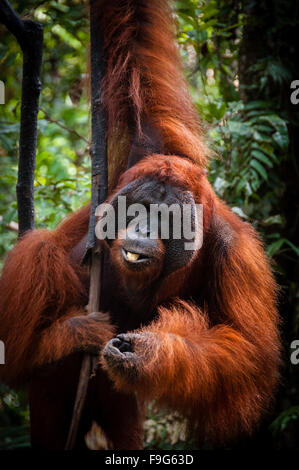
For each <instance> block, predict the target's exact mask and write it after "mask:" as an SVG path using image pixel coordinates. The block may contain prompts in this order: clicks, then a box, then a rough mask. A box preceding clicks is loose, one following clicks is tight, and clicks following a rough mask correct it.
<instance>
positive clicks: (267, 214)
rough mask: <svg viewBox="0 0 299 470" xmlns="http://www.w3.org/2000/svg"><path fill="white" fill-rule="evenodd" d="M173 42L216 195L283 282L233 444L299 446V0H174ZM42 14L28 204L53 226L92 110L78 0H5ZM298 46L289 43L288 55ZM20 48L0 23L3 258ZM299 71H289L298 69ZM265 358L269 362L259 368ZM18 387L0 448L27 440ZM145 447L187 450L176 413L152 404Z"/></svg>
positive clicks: (84, 156) (70, 187)
mask: <svg viewBox="0 0 299 470" xmlns="http://www.w3.org/2000/svg"><path fill="white" fill-rule="evenodd" d="M175 3H176V7H177V9H176V12H175V15H176V17H177V24H178V32H177V41H178V45H179V48H180V52H181V56H182V60H183V62H184V65H185V72H186V77H187V80H188V82H189V84H190V92H191V95H192V98H193V101H194V104H195V106H196V107H197V109H198V114H199V117H200V118H201V119H202V121H203V127H204V130H205V133H206V137H207V141H208V143H209V146H210V148H211V149H212V151H213V154H214V159H213V161H212V162H211V163H210V167H209V179H210V181H211V183H212V184H213V186H214V189H215V191H216V193H217V194H219V196H221V197H222V198H223V199H225V200H226V201H227V203H228V204H229V205H230V206H231V207H232V208H233V210H234V211H235V212H236V213H238V214H239V215H240V216H241V217H242V218H243V219H246V220H247V221H249V222H251V223H252V224H253V225H254V226H255V227H256V229H257V230H258V231H259V232H260V233H261V235H262V237H263V239H264V241H265V243H266V246H267V251H268V254H269V256H270V257H271V259H272V260H273V268H274V270H275V272H276V277H277V280H278V282H279V284H280V286H281V296H280V311H281V316H282V336H283V342H284V347H285V350H284V355H285V361H284V363H285V366H284V370H283V378H284V379H283V385H282V386H281V389H280V391H279V394H278V397H277V401H276V405H275V408H274V409H273V410H272V413H271V414H269V415H268V416H267V417H266V418H265V419H264V422H263V423H262V424H261V429H260V430H259V432H257V433H256V434H255V435H254V436H252V437H251V438H248V439H245V440H244V441H242V442H239V443H236V444H235V445H234V446H231V447H232V448H239V447H245V448H274V449H281V448H284V449H285V448H288V449H295V448H297V449H298V448H299V380H298V378H299V365H297V366H295V365H292V364H291V362H290V354H291V349H290V344H291V342H292V341H293V340H294V339H299V331H298V330H299V309H298V297H299V287H298V277H299V276H298V255H299V248H298V245H299V230H298V228H299V224H298V218H299V211H298V197H297V193H298V181H299V178H298V163H297V162H296V154H297V153H298V151H299V116H298V114H299V113H298V111H297V110H296V109H295V107H294V106H292V105H291V103H290V94H291V89H290V84H291V81H292V80H295V79H299V74H298V73H297V70H296V67H297V63H298V51H296V49H295V47H296V42H297V37H296V35H295V31H296V27H298V23H299V8H298V2H296V1H295V0H272V1H268V0H252V1H249V0H248V1H246V0H245V1H236V0H203V1H196V0H182V1H176V2H175ZM12 4H13V6H14V8H15V9H16V11H17V12H18V13H19V14H20V15H22V17H28V18H32V19H35V20H37V21H39V22H41V23H42V24H43V25H44V62H43V71H42V83H43V88H42V94H41V100H40V112H39V121H38V127H39V135H38V151H37V168H36V175H35V208H36V225H37V227H47V228H52V227H54V226H55V225H56V224H57V223H58V222H59V221H60V220H61V219H62V218H63V217H64V216H65V215H66V214H67V213H69V212H70V211H73V210H75V209H77V208H79V207H80V206H82V205H83V204H85V203H86V202H88V201H89V198H90V160H89V154H88V146H89V138H90V113H89V107H88V104H87V93H86V89H87V87H86V64H87V59H88V43H89V25H88V19H87V15H86V7H85V5H84V4H83V2H82V1H80V0H59V1H56V0H51V1H49V0H47V1H43V0H20V1H18V2H12ZM296 52H297V54H296ZM21 65H22V56H21V53H20V49H19V47H18V45H17V43H16V41H15V40H14V38H13V37H12V36H11V35H10V34H9V33H8V32H7V31H6V30H5V28H4V27H2V26H0V80H3V81H4V82H5V87H6V104H5V105H1V106H0V174H1V180H0V234H1V239H0V262H1V264H3V261H4V259H5V256H6V254H7V252H8V250H9V249H10V248H11V247H12V246H13V244H14V243H15V241H16V239H17V233H16V230H15V227H16V226H15V223H16V222H17V207H16V193H15V186H16V179H17V165H18V160H17V155H18V134H19V119H20V93H21V73H22V69H21ZM296 73H297V75H296ZM266 370H267V365H266V364H265V373H266ZM28 430H29V416H28V408H27V402H26V390H24V391H21V392H20V391H18V392H15V391H13V390H10V389H8V388H7V387H6V386H4V385H1V384H0V449H17V448H24V447H28V446H29V437H28ZM145 446H146V447H147V448H151V449H179V448H182V449H190V448H194V445H193V443H192V442H190V441H188V440H187V441H186V438H185V432H184V423H181V421H180V418H179V417H177V416H176V415H170V414H169V413H162V412H157V410H155V406H154V404H152V405H151V406H150V407H149V409H148V419H147V421H146V423H145Z"/></svg>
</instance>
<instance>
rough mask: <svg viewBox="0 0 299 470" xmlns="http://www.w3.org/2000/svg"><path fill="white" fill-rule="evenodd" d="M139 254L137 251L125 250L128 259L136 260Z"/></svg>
mask: <svg viewBox="0 0 299 470" xmlns="http://www.w3.org/2000/svg"><path fill="white" fill-rule="evenodd" d="M138 258H139V255H138V254H137V253H131V252H130V251H127V259H128V260H129V261H136V260H138Z"/></svg>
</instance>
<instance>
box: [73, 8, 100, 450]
mask: <svg viewBox="0 0 299 470" xmlns="http://www.w3.org/2000/svg"><path fill="white" fill-rule="evenodd" d="M96 3H97V2H96V0H90V60H91V72H90V73H91V113H92V114H91V141H92V143H91V149H90V155H91V163H92V196H91V210H90V221H89V231H88V241H87V247H86V249H87V255H88V261H89V263H90V289H89V302H88V312H89V313H92V312H96V311H98V310H99V306H100V292H101V271H102V253H101V251H100V247H99V244H96V238H95V226H96V216H95V210H96V208H97V206H98V205H99V204H101V203H102V202H104V201H105V199H106V198H107V192H108V164H107V119H106V116H105V113H104V112H103V109H102V103H101V94H100V83H101V80H102V77H103V74H104V56H103V38H102V35H101V31H100V29H99V21H98V17H99V12H98V9H97V8H96ZM92 371H93V359H92V357H91V356H89V355H85V356H84V357H83V361H82V365H81V371H80V376H79V382H78V387H77V394H76V399H75V405H74V410H73V416H72V422H71V426H70V430H69V435H68V439H67V443H66V447H65V448H66V449H67V450H71V449H73V448H74V447H75V444H76V438H77V432H78V427H79V424H80V418H81V415H82V411H83V406H84V402H85V398H86V394H87V388H88V382H89V378H90V376H91V374H92Z"/></svg>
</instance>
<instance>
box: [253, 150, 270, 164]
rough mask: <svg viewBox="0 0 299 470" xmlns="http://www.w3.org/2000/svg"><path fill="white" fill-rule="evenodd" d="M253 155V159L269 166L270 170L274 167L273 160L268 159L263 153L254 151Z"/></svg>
mask: <svg viewBox="0 0 299 470" xmlns="http://www.w3.org/2000/svg"><path fill="white" fill-rule="evenodd" d="M251 155H252V157H255V158H257V159H258V160H260V161H261V162H263V163H265V165H267V166H268V167H269V168H272V167H273V163H272V162H271V160H270V159H269V158H268V157H266V155H264V154H263V153H262V152H259V151H258V150H253V151H252V152H251Z"/></svg>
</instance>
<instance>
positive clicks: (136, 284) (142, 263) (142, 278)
mask: <svg viewBox="0 0 299 470" xmlns="http://www.w3.org/2000/svg"><path fill="white" fill-rule="evenodd" d="M118 196H125V197H126V201H127V207H128V206H129V205H132V204H136V203H138V204H142V205H143V206H145V207H146V209H147V211H148V218H147V220H145V221H143V223H141V224H137V225H133V226H132V225H130V223H132V219H133V218H134V217H133V216H131V217H128V218H127V229H126V233H125V234H124V233H123V232H122V235H123V238H120V237H119V233H118V238H117V239H116V240H110V241H108V242H109V244H110V248H111V252H112V257H113V260H114V261H115V262H116V263H117V265H118V268H119V269H120V271H121V273H122V275H123V276H122V277H123V281H124V283H125V284H126V285H128V287H129V285H130V286H131V288H133V289H134V291H136V290H138V289H140V288H142V289H143V290H144V289H145V288H146V287H149V285H150V284H151V283H152V282H153V281H154V280H157V279H159V281H161V279H165V278H166V277H167V276H169V274H171V273H173V272H174V271H177V270H178V269H180V268H182V267H184V266H185V265H186V264H188V263H189V262H190V261H191V259H192V258H193V256H194V251H193V250H186V249H185V242H186V241H190V240H186V239H185V238H184V236H183V234H182V228H181V235H180V238H179V239H174V238H173V224H174V218H173V216H172V214H170V217H169V220H168V219H165V218H164V219H163V220H164V222H163V223H167V224H168V225H169V239H161V238H160V235H161V233H160V231H161V223H162V222H161V218H159V235H158V236H157V235H155V234H153V233H152V232H151V229H152V226H151V225H150V220H149V210H150V205H151V204H155V205H160V204H163V205H166V206H168V207H169V206H171V205H173V204H176V205H177V206H178V207H180V208H181V209H182V206H183V204H191V205H192V230H193V231H194V230H196V223H197V222H196V220H195V215H194V214H195V209H193V207H194V200H193V198H192V196H191V194H190V193H189V192H187V191H184V190H182V189H180V188H175V187H172V186H170V185H165V184H163V183H161V182H160V181H158V180H150V179H146V178H144V179H139V180H137V181H134V182H133V183H130V184H129V185H128V186H126V187H125V188H123V189H122V190H121V191H120V192H119V193H118V194H117V195H116V196H114V197H113V199H112V201H111V202H110V203H111V204H112V205H113V206H114V207H115V212H116V213H117V204H118V202H117V198H118ZM132 294H133V292H132Z"/></svg>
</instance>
